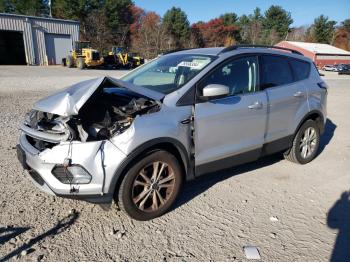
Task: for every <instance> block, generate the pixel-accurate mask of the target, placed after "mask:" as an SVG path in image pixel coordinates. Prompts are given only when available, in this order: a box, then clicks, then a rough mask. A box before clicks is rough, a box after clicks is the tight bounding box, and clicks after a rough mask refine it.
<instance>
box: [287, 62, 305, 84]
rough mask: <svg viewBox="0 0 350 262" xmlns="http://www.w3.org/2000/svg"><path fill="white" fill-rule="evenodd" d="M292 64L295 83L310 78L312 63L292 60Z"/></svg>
mask: <svg viewBox="0 0 350 262" xmlns="http://www.w3.org/2000/svg"><path fill="white" fill-rule="evenodd" d="M290 64H291V66H292V69H293V73H294V77H295V81H300V80H304V79H306V78H308V77H309V73H310V63H308V62H303V61H300V60H296V59H290Z"/></svg>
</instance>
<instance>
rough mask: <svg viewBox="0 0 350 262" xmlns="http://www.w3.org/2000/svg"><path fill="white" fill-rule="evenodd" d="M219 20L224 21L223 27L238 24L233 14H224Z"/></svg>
mask: <svg viewBox="0 0 350 262" xmlns="http://www.w3.org/2000/svg"><path fill="white" fill-rule="evenodd" d="M219 18H221V19H222V20H223V21H224V25H225V26H230V25H237V22H238V17H237V15H236V14H235V13H225V14H223V15H221V16H220V17H219Z"/></svg>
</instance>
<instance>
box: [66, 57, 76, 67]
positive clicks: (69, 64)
mask: <svg viewBox="0 0 350 262" xmlns="http://www.w3.org/2000/svg"><path fill="white" fill-rule="evenodd" d="M66 66H67V67H68V68H72V67H73V66H74V62H73V57H72V56H67V58H66Z"/></svg>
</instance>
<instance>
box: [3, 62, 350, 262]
mask: <svg viewBox="0 0 350 262" xmlns="http://www.w3.org/2000/svg"><path fill="white" fill-rule="evenodd" d="M123 73H125V72H122V71H103V70H84V71H79V70H76V69H66V68H60V67H48V68H47V67H19V66H17V67H0V112H1V114H0V126H1V129H0V135H1V136H0V138H1V139H0V155H1V159H0V261H2V260H7V259H10V260H12V259H14V260H16V259H18V260H23V261H246V258H245V256H244V253H243V246H246V245H254V246H256V247H257V248H258V249H259V252H260V255H261V261H329V260H330V258H331V257H333V258H335V257H336V255H339V256H341V257H342V258H343V260H344V261H349V259H350V254H349V252H350V249H349V245H350V244H349V241H350V199H349V197H348V195H346V194H347V193H346V192H349V189H350V176H349V175H350V162H349V161H350V136H349V133H350V120H349V119H350V118H349V116H348V111H349V105H350V103H349V102H350V76H348V77H347V76H342V77H341V78H338V77H337V75H335V74H330V73H327V74H326V76H325V78H326V81H327V82H328V84H329V85H330V87H331V88H330V90H329V96H328V117H329V120H328V122H327V127H326V128H327V129H326V133H325V134H324V136H323V137H322V141H321V149H320V154H319V156H318V157H317V158H316V159H315V160H314V161H313V162H311V163H310V164H308V165H304V166H300V165H296V164H292V163H290V162H288V161H286V160H284V159H283V158H282V157H281V156H279V155H277V156H272V157H269V158H265V159H262V160H259V161H258V162H256V163H252V164H247V165H243V166H240V167H238V168H234V169H232V170H230V171H225V172H219V173H215V174H212V175H211V176H205V177H202V178H200V179H198V180H196V181H193V182H191V183H188V184H187V185H186V186H185V188H184V190H183V192H182V194H181V197H180V199H179V200H178V202H177V204H176V206H175V207H174V209H173V210H172V211H170V212H169V213H167V214H166V215H164V216H162V217H160V218H157V219H155V220H153V221H149V222H137V221H133V220H131V219H129V218H128V217H127V216H126V215H124V214H123V213H121V212H118V211H116V209H111V210H109V211H104V210H102V209H101V207H100V206H97V205H93V204H88V203H85V202H78V201H74V200H67V199H62V198H58V197H53V196H49V195H46V194H44V193H42V192H40V191H39V190H38V189H36V188H35V187H34V185H32V183H31V182H30V181H29V179H28V178H27V177H26V174H25V173H24V172H23V171H22V168H21V166H20V164H19V163H18V161H17V159H16V151H15V145H16V142H17V138H18V126H19V123H20V122H21V121H22V119H23V115H24V114H25V112H26V111H28V110H29V109H30V107H31V105H32V104H33V103H34V102H35V101H36V100H38V99H39V98H41V97H43V96H46V95H48V94H49V93H51V92H53V91H54V90H55V89H58V88H62V87H64V86H66V85H69V84H73V83H75V82H77V81H80V80H84V79H88V78H92V77H95V76H101V75H105V74H109V75H111V76H120V75H121V74H123ZM327 79H328V80H327ZM342 194H343V195H342ZM341 195H342V196H343V197H342V198H341ZM330 211H331V214H330V215H328V214H329V212H330Z"/></svg>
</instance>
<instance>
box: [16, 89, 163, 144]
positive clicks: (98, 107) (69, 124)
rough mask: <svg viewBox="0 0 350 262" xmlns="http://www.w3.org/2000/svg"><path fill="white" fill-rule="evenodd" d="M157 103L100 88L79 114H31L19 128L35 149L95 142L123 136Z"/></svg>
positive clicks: (141, 97)
mask: <svg viewBox="0 0 350 262" xmlns="http://www.w3.org/2000/svg"><path fill="white" fill-rule="evenodd" d="M159 109H160V102H157V101H155V100H152V99H150V98H147V97H144V96H142V95H140V94H137V93H135V92H133V91H130V90H128V89H126V88H123V87H117V86H108V85H106V84H105V85H102V86H100V87H99V88H98V89H97V90H96V92H95V93H94V94H93V95H92V96H91V97H90V98H89V100H88V101H87V102H86V103H85V104H84V105H83V106H82V107H81V108H80V110H79V114H78V115H73V116H60V115H57V114H51V113H46V112H41V111H37V110H32V111H30V112H29V113H28V114H27V115H26V117H25V121H24V125H23V126H22V127H21V129H22V130H23V131H24V132H25V133H27V137H28V141H29V142H30V143H31V144H32V145H33V146H34V147H35V148H37V149H38V150H40V151H42V150H44V149H45V148H50V147H53V146H54V145H55V144H58V143H59V142H62V141H81V142H87V141H97V140H105V139H109V138H110V137H112V136H114V135H118V134H121V133H123V132H124V131H125V130H126V129H127V128H129V127H130V125H131V124H132V122H133V121H134V119H135V118H136V117H137V116H141V115H144V114H150V113H153V112H157V111H159Z"/></svg>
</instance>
